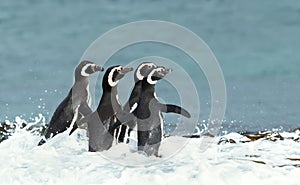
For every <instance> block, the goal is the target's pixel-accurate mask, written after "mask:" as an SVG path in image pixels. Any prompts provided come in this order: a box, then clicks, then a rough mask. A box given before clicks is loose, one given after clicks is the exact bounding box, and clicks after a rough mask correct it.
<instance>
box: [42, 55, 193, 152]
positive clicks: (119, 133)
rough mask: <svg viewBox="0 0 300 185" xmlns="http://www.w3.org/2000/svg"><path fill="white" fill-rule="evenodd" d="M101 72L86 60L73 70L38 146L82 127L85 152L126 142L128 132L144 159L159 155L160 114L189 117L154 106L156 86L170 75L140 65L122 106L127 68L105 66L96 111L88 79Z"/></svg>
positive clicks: (169, 107)
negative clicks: (121, 85)
mask: <svg viewBox="0 0 300 185" xmlns="http://www.w3.org/2000/svg"><path fill="white" fill-rule="evenodd" d="M99 71H104V68H103V67H101V66H98V65H96V64H95V63H93V62H90V61H82V62H81V63H80V64H79V65H78V66H77V67H76V69H75V82H74V84H73V86H72V88H71V90H70V91H69V94H68V96H67V97H66V98H65V99H64V100H63V101H62V102H61V103H60V104H59V106H58V107H57V109H56V110H55V112H54V114H53V116H52V118H51V120H50V123H49V126H48V128H47V129H46V131H45V133H44V136H43V138H42V139H41V141H40V142H39V144H38V145H42V144H44V143H46V142H47V140H49V139H51V138H53V137H54V136H55V135H57V134H59V133H62V132H65V131H69V135H71V134H72V133H73V132H74V131H75V130H76V129H77V128H84V129H87V131H88V132H87V133H88V138H89V151H90V152H101V151H104V150H108V149H109V148H111V146H112V145H113V143H114V142H116V143H122V142H125V143H128V142H129V138H130V136H131V133H132V132H135V135H137V145H138V146H137V147H138V151H141V152H143V153H145V154H146V155H147V156H152V155H153V156H159V154H158V152H159V147H160V143H161V141H162V139H163V117H162V113H176V114H181V115H183V116H185V117H187V118H190V117H191V115H190V113H189V112H188V111H187V110H185V109H184V108H182V107H180V106H177V105H171V104H163V103H160V102H159V101H158V99H157V97H156V94H155V85H156V83H157V82H158V81H159V80H160V79H162V78H164V77H165V76H166V75H167V74H168V73H170V72H171V70H170V69H167V68H165V67H163V66H157V65H156V64H154V63H152V62H143V63H141V64H140V65H139V66H138V67H137V68H136V70H135V72H134V82H135V85H134V87H133V89H132V92H131V94H130V97H129V99H128V102H127V103H126V104H125V105H124V106H123V107H122V105H121V103H120V102H119V100H118V90H117V87H118V83H119V81H120V80H121V79H122V78H123V77H124V76H125V75H126V74H127V73H129V72H130V71H133V68H131V67H124V66H121V65H116V66H112V67H109V68H108V69H107V70H106V71H105V74H104V76H103V79H102V90H103V93H102V97H101V100H100V102H99V105H98V107H97V109H96V111H94V112H93V111H92V110H91V97H90V93H89V80H88V77H89V75H91V74H93V73H95V72H99Z"/></svg>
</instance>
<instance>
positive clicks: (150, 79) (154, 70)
mask: <svg viewBox="0 0 300 185" xmlns="http://www.w3.org/2000/svg"><path fill="white" fill-rule="evenodd" d="M162 69H163V68H162V67H158V68H156V69H153V70H152V71H151V72H150V74H149V75H148V77H147V82H148V83H149V84H152V85H154V84H156V82H157V80H152V78H151V77H152V76H153V74H154V73H155V72H156V71H158V72H160V71H161V70H162Z"/></svg>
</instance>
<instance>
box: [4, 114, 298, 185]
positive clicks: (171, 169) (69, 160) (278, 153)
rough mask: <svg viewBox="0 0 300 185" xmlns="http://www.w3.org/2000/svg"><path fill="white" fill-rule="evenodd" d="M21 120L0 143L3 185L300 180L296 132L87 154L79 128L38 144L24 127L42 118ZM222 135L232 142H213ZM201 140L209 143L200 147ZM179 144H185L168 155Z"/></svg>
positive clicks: (171, 141) (117, 148)
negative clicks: (151, 153) (148, 151)
mask: <svg viewBox="0 0 300 185" xmlns="http://www.w3.org/2000/svg"><path fill="white" fill-rule="evenodd" d="M24 122H25V121H24V120H22V119H19V118H17V119H16V120H15V123H13V124H15V125H16V129H15V131H14V132H13V133H12V134H11V136H9V139H7V140H5V141H3V142H2V143H0V163H1V165H2V168H0V178H1V183H2V184H31V185H32V184H104V185H105V184H107V185H111V184H137V183H140V182H141V181H142V182H143V184H146V185H147V184H174V185H176V184H197V185H198V184H218V185H219V184H220V185H222V184H231V185H235V184H238V185H240V184H264V185H268V184H272V185H273V184H281V183H282V184H288V185H296V184H297V185H298V184H299V173H300V168H298V167H299V166H300V147H299V142H298V141H297V140H296V138H297V137H298V138H299V135H300V132H299V131H298V130H296V131H295V132H292V133H288V132H282V133H279V134H280V135H281V136H282V137H283V138H284V139H278V140H276V141H272V140H268V139H265V138H264V137H262V138H260V139H257V140H253V141H251V142H248V141H250V140H251V139H250V140H249V138H247V136H245V135H242V134H238V133H230V134H227V135H224V136H221V137H208V136H205V137H201V138H194V139H190V138H184V137H175V136H171V137H168V138H166V139H165V140H164V142H163V143H162V146H161V148H160V153H161V156H162V157H161V158H156V157H146V156H144V155H143V154H140V153H138V152H137V151H136V150H135V149H134V148H132V147H131V146H128V145H125V144H117V145H114V146H113V147H112V148H111V149H110V150H109V151H105V152H102V153H90V152H88V147H87V146H88V142H87V141H88V139H87V136H86V132H85V131H84V130H77V131H76V132H75V133H74V134H72V135H71V136H68V134H67V133H66V132H65V133H62V134H59V135H57V136H56V137H54V138H53V139H51V140H50V141H49V142H47V143H46V144H44V145H43V146H39V147H38V146H37V143H38V142H39V140H40V138H41V136H40V135H39V134H37V133H39V131H37V132H36V131H33V130H30V129H29V128H35V127H34V126H33V125H43V124H44V119H43V116H37V119H36V120H35V121H34V122H32V123H26V122H25V123H26V126H24V125H23V123H24ZM7 124H9V122H7ZM37 130H38V129H37ZM222 138H226V139H227V140H228V141H229V140H233V141H234V142H222V143H219V144H218V142H219V141H220V140H222ZM275 138H277V137H275ZM206 141H210V145H209V146H208V147H207V148H206V150H203V148H201V146H203V143H204V142H206ZM178 143H185V145H182V146H181V147H182V148H180V150H178V151H177V152H176V153H174V154H173V155H172V156H170V150H171V149H172V148H174V147H176V146H179V145H178ZM135 164H139V165H135ZM1 183H0V184H1Z"/></svg>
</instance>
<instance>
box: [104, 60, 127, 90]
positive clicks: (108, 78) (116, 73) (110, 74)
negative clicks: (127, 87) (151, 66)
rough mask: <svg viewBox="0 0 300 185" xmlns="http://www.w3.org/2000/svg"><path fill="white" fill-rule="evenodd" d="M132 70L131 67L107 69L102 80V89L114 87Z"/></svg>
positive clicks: (118, 66)
mask: <svg viewBox="0 0 300 185" xmlns="http://www.w3.org/2000/svg"><path fill="white" fill-rule="evenodd" d="M132 70H133V68H132V67H123V66H120V65H117V66H112V67H110V68H108V69H107V70H106V72H105V74H104V77H103V80H102V84H103V88H105V86H106V85H109V86H110V87H114V86H116V85H117V84H118V82H119V80H120V79H121V78H123V77H124V76H125V75H126V74H127V73H128V72H130V71H132Z"/></svg>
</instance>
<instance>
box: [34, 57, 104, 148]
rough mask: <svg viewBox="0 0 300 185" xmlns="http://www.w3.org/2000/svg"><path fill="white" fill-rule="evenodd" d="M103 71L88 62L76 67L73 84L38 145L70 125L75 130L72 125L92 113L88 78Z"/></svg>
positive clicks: (75, 126) (101, 68)
mask: <svg viewBox="0 0 300 185" xmlns="http://www.w3.org/2000/svg"><path fill="white" fill-rule="evenodd" d="M103 70H104V69H103V67H100V66H97V65H96V64H95V63H93V62H90V61H82V62H81V63H80V64H79V65H78V66H77V67H76V69H75V82H74V84H73V86H72V88H71V90H70V91H69V94H68V96H67V97H66V98H65V99H64V100H63V101H62V102H61V103H60V104H59V106H58V107H57V108H56V110H55V112H54V114H53V116H52V118H51V120H50V123H49V126H48V128H47V130H46V132H45V136H44V137H45V138H43V139H42V140H41V141H40V142H39V144H38V145H42V144H44V143H45V142H46V140H47V139H49V138H52V137H54V136H55V135H57V134H59V133H62V132H64V131H66V130H67V129H68V128H69V127H70V126H71V125H73V126H74V129H73V131H74V130H75V129H76V128H77V125H76V124H74V123H75V122H76V121H77V120H79V119H80V118H82V117H85V116H87V115H88V114H90V113H91V112H92V111H91V109H90V105H89V104H90V101H91V98H90V96H89V89H88V88H89V87H88V84H89V81H88V77H89V75H91V74H93V73H95V72H97V71H103ZM70 134H71V133H70Z"/></svg>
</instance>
